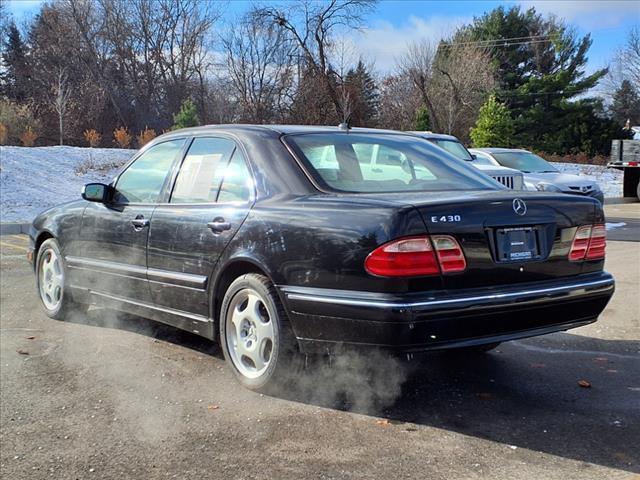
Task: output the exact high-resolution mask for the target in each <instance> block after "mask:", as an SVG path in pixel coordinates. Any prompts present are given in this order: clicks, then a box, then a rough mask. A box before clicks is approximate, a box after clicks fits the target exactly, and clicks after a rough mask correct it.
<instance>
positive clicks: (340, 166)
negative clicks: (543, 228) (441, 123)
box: [286, 132, 496, 193]
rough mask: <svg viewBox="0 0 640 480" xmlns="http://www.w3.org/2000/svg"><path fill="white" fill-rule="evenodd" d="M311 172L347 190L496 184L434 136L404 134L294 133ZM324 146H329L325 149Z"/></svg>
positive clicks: (289, 138)
mask: <svg viewBox="0 0 640 480" xmlns="http://www.w3.org/2000/svg"><path fill="white" fill-rule="evenodd" d="M286 142H287V143H288V144H289V145H290V146H291V147H292V148H293V149H294V150H295V151H296V153H298V155H299V156H300V157H301V159H302V160H303V162H304V163H305V165H306V166H307V168H308V170H309V173H310V174H311V175H312V176H315V177H319V178H320V179H321V180H322V182H324V183H325V184H326V185H327V186H328V187H329V188H332V189H335V190H339V191H345V192H367V193H368V192H371V193H373V192H405V191H440V190H469V189H495V188H496V185H495V183H494V182H493V181H492V180H491V179H489V178H487V177H485V176H484V175H483V174H482V173H480V172H478V171H477V170H476V169H475V168H474V167H472V166H471V165H470V164H466V163H465V162H452V161H451V160H452V159H451V156H450V154H448V153H446V152H444V151H442V150H441V149H439V148H436V147H435V146H433V145H432V144H430V143H429V142H427V141H425V140H422V139H419V138H415V137H411V136H405V135H393V134H359V133H342V132H341V133H317V134H316V133H313V134H299V135H289V136H287V137H286ZM325 152H328V153H327V154H325Z"/></svg>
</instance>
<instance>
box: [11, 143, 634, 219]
mask: <svg viewBox="0 0 640 480" xmlns="http://www.w3.org/2000/svg"><path fill="white" fill-rule="evenodd" d="M134 153H135V150H119V149H112V148H82V147H32V148H26V147H0V205H1V209H0V218H1V219H2V221H3V222H13V221H25V222H28V221H31V220H33V218H34V217H35V216H36V215H37V214H38V213H40V212H41V211H43V210H45V209H47V208H49V207H52V206H54V205H57V204H59V203H62V202H66V201H69V200H73V199H76V198H79V197H80V189H81V188H82V186H83V185H84V184H85V183H89V182H103V183H108V182H109V181H111V179H112V178H113V176H114V175H115V172H116V170H117V169H118V168H119V167H120V166H121V165H123V164H124V163H125V162H126V161H127V160H128V159H129V158H130V157H131V156H132V155H133V154H134ZM554 165H555V166H556V167H557V168H558V169H559V170H561V171H562V172H564V173H572V174H574V175H580V176H583V177H585V178H589V179H593V180H595V181H596V182H598V183H599V184H600V187H601V188H602V189H603V190H604V192H605V193H604V194H605V196H606V197H621V196H622V172H620V171H618V170H612V169H607V168H605V167H602V166H599V165H580V164H577V163H554Z"/></svg>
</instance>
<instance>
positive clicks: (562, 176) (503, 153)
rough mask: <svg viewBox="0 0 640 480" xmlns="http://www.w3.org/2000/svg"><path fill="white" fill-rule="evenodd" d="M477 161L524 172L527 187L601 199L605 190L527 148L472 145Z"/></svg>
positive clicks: (602, 201)
mask: <svg viewBox="0 0 640 480" xmlns="http://www.w3.org/2000/svg"><path fill="white" fill-rule="evenodd" d="M469 151H470V152H471V153H473V154H475V155H476V157H477V158H478V160H479V161H484V162H486V163H487V164H488V165H502V166H505V167H509V168H514V169H516V170H520V171H521V172H522V173H524V184H525V187H526V188H527V189H528V190H538V191H542V192H562V193H569V194H572V195H581V196H586V197H592V198H595V199H596V200H598V201H599V202H600V203H604V193H603V192H602V190H601V189H600V186H599V185H598V184H597V182H594V181H593V180H589V179H586V178H583V177H579V176H578V175H571V174H568V173H562V172H560V170H558V169H557V168H556V167H554V166H553V165H551V164H550V163H549V162H547V161H546V160H545V159H544V158H542V157H540V156H538V155H536V154H535V153H531V152H529V151H528V150H521V149H515V148H472V149H471V150H469Z"/></svg>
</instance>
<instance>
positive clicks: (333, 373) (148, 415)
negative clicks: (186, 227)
mask: <svg viewBox="0 0 640 480" xmlns="http://www.w3.org/2000/svg"><path fill="white" fill-rule="evenodd" d="M607 214H608V218H607V222H609V223H612V224H617V226H615V227H614V228H613V229H612V230H610V231H609V232H608V237H609V245H608V251H607V265H606V268H607V270H609V271H610V272H611V273H613V274H614V276H615V277H616V280H617V291H616V294H615V296H614V298H613V299H612V301H611V303H610V304H609V306H608V307H607V309H606V310H605V312H604V314H603V315H602V316H601V318H600V320H599V321H598V322H597V323H595V324H592V325H589V326H586V327H582V328H579V329H576V330H573V331H570V332H567V333H557V334H552V335H547V336H545V337H538V338H534V339H527V340H521V341H516V342H511V343H508V344H504V345H501V346H500V347H499V348H498V349H497V350H495V351H493V352H492V353H489V354H486V355H484V356H480V357H467V358H464V357H462V356H460V355H457V356H454V355H451V354H438V355H435V354H434V355H431V356H428V357H426V358H424V359H422V361H420V362H418V361H413V362H406V361H400V360H398V359H392V358H386V357H382V356H380V355H374V354H372V355H370V356H368V357H357V358H356V357H353V358H349V359H347V360H348V361H339V360H336V361H335V362H334V363H332V364H331V365H328V364H326V363H325V364H323V365H319V366H315V367H314V368H311V369H310V371H309V372H308V373H306V374H305V375H304V378H302V379H301V385H300V386H299V387H298V388H295V389H294V388H292V389H291V390H288V391H283V392H282V394H281V395H278V396H273V397H271V396H263V395H259V394H255V393H252V392H249V391H247V390H244V389H243V388H241V387H240V386H239V385H238V384H237V383H236V382H235V381H234V379H233V378H232V375H231V373H230V372H229V371H228V370H227V369H226V367H225V365H224V361H223V360H222V356H221V353H220V351H219V349H218V348H217V346H216V345H215V344H213V343H211V342H208V341H206V340H203V339H200V338H198V337H195V336H192V335H190V334H187V333H184V332H181V331H178V330H175V329H173V328H169V327H165V326H162V325H159V324H155V323H153V322H150V321H146V320H143V319H140V318H136V317H118V316H116V315H115V314H113V313H111V312H108V311H104V310H99V309H92V310H90V311H89V313H88V314H86V315H83V316H76V317H74V318H72V319H70V320H69V321H65V322H61V321H55V320H51V319H49V318H47V317H46V316H45V315H44V313H42V310H41V307H40V304H39V301H38V299H37V297H36V292H35V288H34V286H33V283H34V282H33V276H32V273H31V271H30V270H29V266H28V264H27V263H26V260H25V259H24V245H25V242H26V237H24V236H2V237H0V247H1V248H0V252H1V260H0V261H1V265H0V266H1V279H0V281H1V283H0V287H1V291H0V306H1V308H0V310H1V312H0V366H1V369H0V384H1V385H0V396H1V402H0V476H1V477H2V478H6V479H27V478H28V479H39V478H56V479H85V478H96V479H97V478H118V479H121V478H141V479H142V478H144V479H147V478H149V479H155V478H157V479H165V478H180V479H187V478H189V479H191V478H199V479H202V478H207V479H208V478H213V479H217V478H220V479H231V478H238V479H254V478H257V479H301V478H309V479H342V478H354V479H373V478H381V479H387V478H395V479H404V478H407V479H409V478H411V479H413V478H429V479H450V478H471V479H473V478H509V479H519V478H527V479H541V478H544V479H562V480H568V479H578V478H579V479H585V478H593V479H604V478H608V479H615V478H622V479H636V480H637V479H639V478H640V476H639V475H640V447H639V445H640V242H638V240H640V205H638V204H624V205H612V206H610V207H609V206H608V207H607ZM622 223H624V225H620V224H622ZM634 240H635V241H634ZM581 381H582V382H583V385H585V386H586V387H588V388H585V386H580V385H579V382H581Z"/></svg>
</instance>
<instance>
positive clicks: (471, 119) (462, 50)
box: [430, 43, 496, 139]
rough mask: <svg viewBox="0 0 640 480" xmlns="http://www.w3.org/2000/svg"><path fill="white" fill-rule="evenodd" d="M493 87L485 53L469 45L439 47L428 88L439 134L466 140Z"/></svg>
mask: <svg viewBox="0 0 640 480" xmlns="http://www.w3.org/2000/svg"><path fill="white" fill-rule="evenodd" d="M495 85H496V83H495V79H494V74H493V68H492V66H491V57H490V55H489V52H488V51H486V50H485V49H482V48H478V47H476V46H474V45H470V44H451V45H450V44H447V43H442V44H441V45H440V49H439V51H438V55H437V56H436V58H435V60H434V64H433V79H432V83H431V86H430V91H431V97H432V98H433V108H434V109H435V111H436V116H437V118H438V119H439V120H440V122H441V123H440V128H441V129H442V132H443V133H448V134H453V135H456V136H457V137H460V138H462V139H467V138H468V135H469V128H471V127H472V126H473V124H474V123H475V119H476V117H477V112H478V110H479V109H480V107H481V106H482V104H483V103H484V102H485V100H486V99H487V97H488V95H489V93H490V92H491V91H492V90H493V89H494V88H495Z"/></svg>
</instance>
